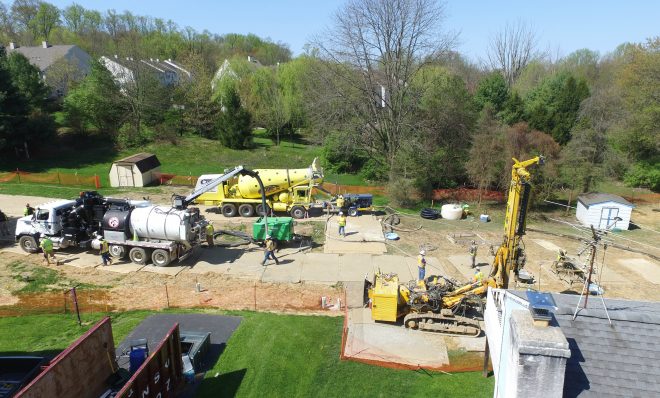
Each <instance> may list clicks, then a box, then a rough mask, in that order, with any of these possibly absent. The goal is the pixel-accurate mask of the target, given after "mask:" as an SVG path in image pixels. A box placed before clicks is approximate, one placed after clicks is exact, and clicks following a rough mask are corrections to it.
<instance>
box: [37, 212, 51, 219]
mask: <svg viewBox="0 0 660 398" xmlns="http://www.w3.org/2000/svg"><path fill="white" fill-rule="evenodd" d="M49 215H50V212H49V211H48V210H39V211H37V220H39V221H48V216H49Z"/></svg>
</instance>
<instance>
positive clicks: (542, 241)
mask: <svg viewBox="0 0 660 398" xmlns="http://www.w3.org/2000/svg"><path fill="white" fill-rule="evenodd" d="M532 242H534V243H536V244H537V245H539V246H541V247H542V248H544V249H546V250H549V251H551V252H554V253H557V252H558V251H559V250H560V249H561V248H560V247H559V246H557V245H555V244H554V243H552V242H550V241H547V240H545V239H532Z"/></svg>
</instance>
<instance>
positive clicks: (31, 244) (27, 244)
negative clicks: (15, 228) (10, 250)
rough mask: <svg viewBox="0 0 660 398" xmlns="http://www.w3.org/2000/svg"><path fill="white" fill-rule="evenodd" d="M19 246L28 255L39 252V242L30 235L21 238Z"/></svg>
mask: <svg viewBox="0 0 660 398" xmlns="http://www.w3.org/2000/svg"><path fill="white" fill-rule="evenodd" d="M18 244H19V245H20V246H21V249H23V251H26V252H28V253H36V252H37V251H38V250H39V246H38V245H37V241H36V240H34V238H33V237H31V236H28V235H24V236H21V237H20V239H19V240H18Z"/></svg>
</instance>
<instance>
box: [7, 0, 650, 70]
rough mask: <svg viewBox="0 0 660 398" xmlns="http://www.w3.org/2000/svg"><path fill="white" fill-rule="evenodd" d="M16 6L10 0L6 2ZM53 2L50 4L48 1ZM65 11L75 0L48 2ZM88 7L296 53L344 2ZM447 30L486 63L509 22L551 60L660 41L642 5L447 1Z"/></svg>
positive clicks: (90, 3)
mask: <svg viewBox="0 0 660 398" xmlns="http://www.w3.org/2000/svg"><path fill="white" fill-rule="evenodd" d="M2 1H4V2H5V3H10V2H11V1H10V0H2ZM47 1H48V0H47ZM49 2H50V3H52V4H55V5H57V6H58V7H60V8H64V7H66V6H67V5H70V4H71V3H72V1H71V0H49ZM77 3H78V4H81V5H82V6H84V7H86V8H92V9H96V10H99V11H105V10H107V9H109V8H113V9H115V10H116V11H118V12H122V11H124V10H129V11H131V12H132V13H134V14H140V15H150V16H152V17H158V18H163V19H172V20H173V21H174V22H176V23H177V24H178V25H179V26H181V27H185V26H192V27H193V28H195V29H196V30H199V31H202V30H204V29H208V30H209V31H211V32H213V33H219V34H224V33H243V34H245V33H254V34H257V35H259V36H261V37H269V38H271V39H272V40H273V41H281V42H284V43H287V44H289V46H290V48H291V50H292V51H293V53H294V55H297V54H300V53H301V52H302V48H303V45H304V44H305V43H306V42H307V41H308V40H309V39H310V37H311V36H312V35H314V34H316V33H319V32H320V31H321V30H322V29H323V28H324V27H325V26H327V25H328V24H330V23H331V21H332V15H333V13H334V12H335V11H336V10H337V9H338V8H339V7H341V5H342V4H343V1H338V0H238V1H237V0H232V1H227V0H216V1H212V0H188V1H180V0H178V1H174V0H113V1H99V0H78V1H77ZM446 11H447V20H446V26H447V29H449V30H452V31H456V32H460V36H459V39H460V42H461V43H460V45H459V47H458V48H457V49H458V51H460V52H461V53H463V54H465V55H466V56H468V57H469V58H470V59H472V60H474V61H478V60H479V59H484V58H485V56H486V49H487V45H488V42H489V39H490V37H492V35H494V34H495V33H496V32H498V31H500V30H501V29H502V27H503V26H504V25H505V24H506V23H507V22H516V21H518V20H521V21H524V22H526V23H529V24H531V25H532V26H533V28H534V30H535V31H536V32H537V34H538V36H539V39H540V40H539V44H540V46H541V47H542V48H543V49H548V50H550V51H551V53H552V54H553V55H555V56H556V55H560V56H561V55H567V54H569V53H571V52H573V51H575V50H577V49H581V48H589V49H591V50H596V51H598V52H600V53H601V54H605V53H607V52H609V51H612V50H614V49H615V48H616V46H618V45H619V44H621V43H623V42H642V41H644V40H645V39H646V38H649V37H652V36H657V35H660V23H659V22H658V21H660V1H653V0H648V1H642V0H619V1H611V0H600V1H596V0H573V1H562V0H554V1H547V0H527V1H523V0H509V1H504V0H499V1H495V0H491V1H487V0H482V1H477V0H462V1H461V0H449V1H447V2H446Z"/></svg>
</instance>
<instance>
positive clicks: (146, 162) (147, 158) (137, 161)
mask: <svg viewBox="0 0 660 398" xmlns="http://www.w3.org/2000/svg"><path fill="white" fill-rule="evenodd" d="M114 163H115V164H118V165H133V164H134V165H136V166H137V168H138V170H140V171H141V172H142V173H144V172H145V171H149V170H152V169H155V168H156V167H159V166H160V161H159V160H158V158H157V157H156V155H154V154H152V153H146V152H142V153H138V154H136V155H132V156H129V157H126V158H123V159H119V160H117V161H115V162H114Z"/></svg>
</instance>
